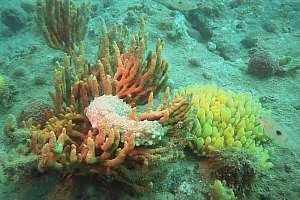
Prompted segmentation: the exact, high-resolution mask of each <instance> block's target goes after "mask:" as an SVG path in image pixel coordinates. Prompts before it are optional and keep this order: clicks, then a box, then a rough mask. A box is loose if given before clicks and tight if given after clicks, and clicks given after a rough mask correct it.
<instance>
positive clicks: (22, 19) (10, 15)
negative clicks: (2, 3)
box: [1, 8, 26, 32]
mask: <svg viewBox="0 0 300 200" xmlns="http://www.w3.org/2000/svg"><path fill="white" fill-rule="evenodd" d="M1 22H2V23H3V24H5V25H6V26H7V27H8V28H9V29H10V30H11V31H12V32H17V31H19V30H21V29H22V28H23V27H24V26H25V24H26V14H25V12H23V11H22V10H19V9H16V8H7V9H5V10H3V11H2V13H1Z"/></svg>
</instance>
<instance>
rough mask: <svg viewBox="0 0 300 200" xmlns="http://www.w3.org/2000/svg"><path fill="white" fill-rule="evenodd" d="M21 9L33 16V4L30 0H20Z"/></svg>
mask: <svg viewBox="0 0 300 200" xmlns="http://www.w3.org/2000/svg"><path fill="white" fill-rule="evenodd" d="M21 8H22V9H23V10H24V11H25V12H27V13H28V14H33V13H34V12H35V4H34V2H33V1H31V0H22V1H21Z"/></svg>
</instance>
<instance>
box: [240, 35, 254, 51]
mask: <svg viewBox="0 0 300 200" xmlns="http://www.w3.org/2000/svg"><path fill="white" fill-rule="evenodd" d="M257 42H258V39H257V38H255V37H252V36H249V35H248V36H246V37H245V38H244V39H242V40H241V44H242V45H243V46H244V47H245V48H247V49H249V48H253V47H256V45H257Z"/></svg>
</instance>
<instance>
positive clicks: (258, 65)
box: [248, 50, 279, 78]
mask: <svg viewBox="0 0 300 200" xmlns="http://www.w3.org/2000/svg"><path fill="white" fill-rule="evenodd" d="M278 70H279V62H278V60H276V59H275V58H273V57H272V55H271V54H269V53H268V52H266V51H264V50H257V51H256V52H254V53H253V54H252V55H251V57H250V60H249V63H248V72H249V73H250V74H252V75H254V76H257V77H260V78H266V77H270V76H272V75H274V74H275V73H276V72H277V71H278Z"/></svg>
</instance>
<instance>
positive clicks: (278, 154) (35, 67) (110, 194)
mask: <svg viewBox="0 0 300 200" xmlns="http://www.w3.org/2000/svg"><path fill="white" fill-rule="evenodd" d="M23 2H26V3H28V4H34V1H31V0H24V1H23ZM178 2H180V1H171V0H170V1H168V0H165V1H163V0H161V1H155V0H145V1H141V0H140V1H139V0H119V1H118V0H111V1H101V0H98V1H96V0H94V1H92V5H93V11H92V17H91V20H90V24H89V32H88V35H87V37H86V39H85V43H86V46H87V48H86V49H87V50H86V52H87V57H88V58H89V59H90V60H91V61H93V60H94V59H95V58H94V55H95V52H96V51H97V44H98V35H99V31H100V26H99V23H100V17H103V18H104V19H105V20H106V21H107V24H108V26H109V25H110V24H112V22H118V23H126V24H127V25H128V27H129V28H130V29H137V28H138V24H139V23H138V22H139V17H140V16H144V17H145V22H146V31H147V32H149V38H150V47H152V48H153V44H154V43H153V42H155V38H157V37H160V38H162V39H163V40H164V41H165V43H166V45H165V48H164V56H165V57H166V58H167V60H168V62H169V65H170V68H169V83H170V85H171V87H172V88H179V87H182V86H185V85H188V84H190V83H200V84H206V83H215V84H217V85H218V86H220V87H223V88H225V89H230V90H232V91H236V92H251V93H252V94H253V96H255V97H256V98H260V99H263V100H264V101H263V102H262V104H263V107H264V108H266V109H269V110H271V111H272V118H273V120H274V123H276V126H277V127H278V129H280V131H281V132H282V133H283V134H285V135H286V136H287V139H285V140H280V138H279V139H278V141H279V146H274V147H273V148H272V150H271V151H270V155H271V161H272V162H273V164H274V167H273V168H272V169H271V170H270V171H269V172H268V173H267V174H266V175H265V176H263V177H260V178H259V179H258V180H257V181H256V184H255V186H254V188H253V191H250V192H249V193H247V196H246V197H244V199H276V200H277V199H289V200H296V199H300V144H299V141H300V116H299V115H300V74H299V71H298V72H297V71H296V72H295V73H294V74H292V75H289V76H284V77H279V76H272V77H269V78H264V79H260V78H257V77H254V76H252V75H250V74H248V73H247V63H248V60H249V52H248V51H249V50H250V49H249V48H245V47H244V46H243V45H242V44H241V40H242V39H243V38H245V37H246V36H251V37H255V38H256V39H257V44H256V45H257V46H258V47H261V48H263V49H265V50H267V51H268V52H269V53H271V54H272V55H273V56H274V57H277V58H281V57H284V56H289V57H291V58H292V63H293V64H296V65H297V61H298V65H299V63H300V62H299V60H300V48H299V47H300V20H299V19H300V1H297V0H282V1H280V0H264V1H262V0H257V1H250V0H249V1H248V0H245V1H230V0H208V1H196V0H195V1H193V0H191V1H185V0H182V1H181V3H178ZM201 2H204V3H203V5H206V6H208V7H210V8H218V9H219V16H213V14H211V15H209V14H207V15H205V14H203V16H204V17H205V18H206V20H208V22H209V27H210V29H211V30H212V31H213V37H212V38H210V39H209V45H212V46H210V48H208V46H209V45H208V42H207V41H204V40H201V37H200V36H199V34H200V33H199V30H196V29H194V28H193V27H192V25H191V22H190V21H189V19H188V17H187V15H188V14H187V13H188V10H189V9H190V8H191V7H193V3H201ZM230 2H231V3H232V2H242V3H241V5H240V6H237V7H235V8H230V7H229V6H228V5H229V3H230ZM11 7H15V8H17V9H21V8H20V1H18V0H11V1H9V2H7V1H5V0H0V12H3V10H5V9H7V8H11ZM128 10H130V12H129V11H128ZM199 12H200V11H199ZM132 14H133V16H132ZM24 15H25V16H26V24H25V26H24V27H23V28H22V29H20V30H18V31H17V32H15V33H8V30H7V27H6V26H5V25H4V24H2V23H1V22H0V33H1V34H0V73H1V75H4V76H5V77H6V78H7V79H8V80H9V81H10V83H11V84H13V85H14V87H15V89H16V91H17V94H16V96H15V97H14V102H13V104H12V106H11V107H10V108H9V109H5V110H4V111H1V114H0V130H2V129H3V128H2V126H3V122H4V121H5V119H6V117H7V114H9V113H13V114H16V115H17V114H18V113H19V112H20V111H22V110H24V109H25V108H24V106H25V105H26V103H28V102H30V101H32V100H34V99H46V100H49V99H48V91H49V90H52V83H53V72H54V69H55V68H54V62H55V60H57V59H59V58H61V57H62V53H61V52H60V51H55V50H53V49H50V48H49V47H48V46H47V44H46V43H45V41H44V40H43V38H42V36H41V34H40V33H39V32H38V29H37V27H36V25H35V21H34V13H33V12H32V13H31V12H27V13H26V12H25V14H24ZM266 23H272V25H274V27H275V28H274V27H273V28H274V30H272V31H271V32H270V31H269V32H268V31H266V30H265V29H264V28H263V27H264V24H266ZM237 24H241V25H240V27H239V28H237ZM168 31H173V32H175V33H178V35H176V34H175V37H173V36H170V32H168ZM220 41H222V42H223V43H222V44H223V45H224V46H225V47H224V48H225V50H223V51H225V52H223V54H225V56H224V55H223V54H222V55H220V53H219V52H218V50H214V44H217V45H218V44H219V43H220ZM222 56H223V57H222ZM224 57H225V59H224ZM191 59H192V60H193V61H194V62H196V63H197V65H196V66H195V65H193V64H192V62H191ZM18 68H22V69H24V71H25V73H24V76H19V77H18V76H17V77H16V76H15V75H14V72H15V70H16V69H18ZM37 76H38V77H39V78H42V79H44V80H45V83H44V84H42V85H37V84H36V82H35V81H34V80H35V79H36V77H37ZM0 136H1V138H3V134H2V131H1V134H0ZM1 141H3V139H2V140H1ZM6 150H7V146H5V144H4V143H0V151H1V154H5V153H6ZM0 162H1V160H0ZM199 163H200V162H199V159H198V158H196V157H189V156H188V157H187V158H186V159H185V160H181V161H178V162H175V163H172V164H170V167H169V171H168V175H167V177H166V179H165V180H164V181H162V182H161V186H159V187H157V188H158V189H157V190H156V191H153V192H152V193H146V194H144V195H140V196H130V194H129V193H126V191H122V189H121V188H122V187H120V186H116V188H112V187H107V188H103V187H102V188H101V187H100V186H97V184H92V183H91V182H89V181H87V183H86V185H84V183H83V185H81V186H78V192H77V193H76V194H74V196H76V199H205V193H206V192H207V190H208V189H207V188H208V187H209V186H208V185H206V184H207V183H206V181H205V180H204V179H202V178H201V177H205V170H201V169H202V168H201V166H200V167H199V165H201V164H199ZM0 171H1V170H0ZM2 176H3V175H1V174H0V177H2ZM29 180H30V181H29ZM21 182H22V180H21ZM58 182H59V178H57V176H56V175H53V176H51V174H47V175H45V176H40V175H35V176H33V177H32V178H31V179H26V181H23V183H21V184H20V183H19V184H15V182H14V180H9V181H8V182H7V181H6V180H5V179H4V178H0V199H46V196H47V194H48V193H49V191H51V190H53V188H55V185H56V184H57V183H58Z"/></svg>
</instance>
